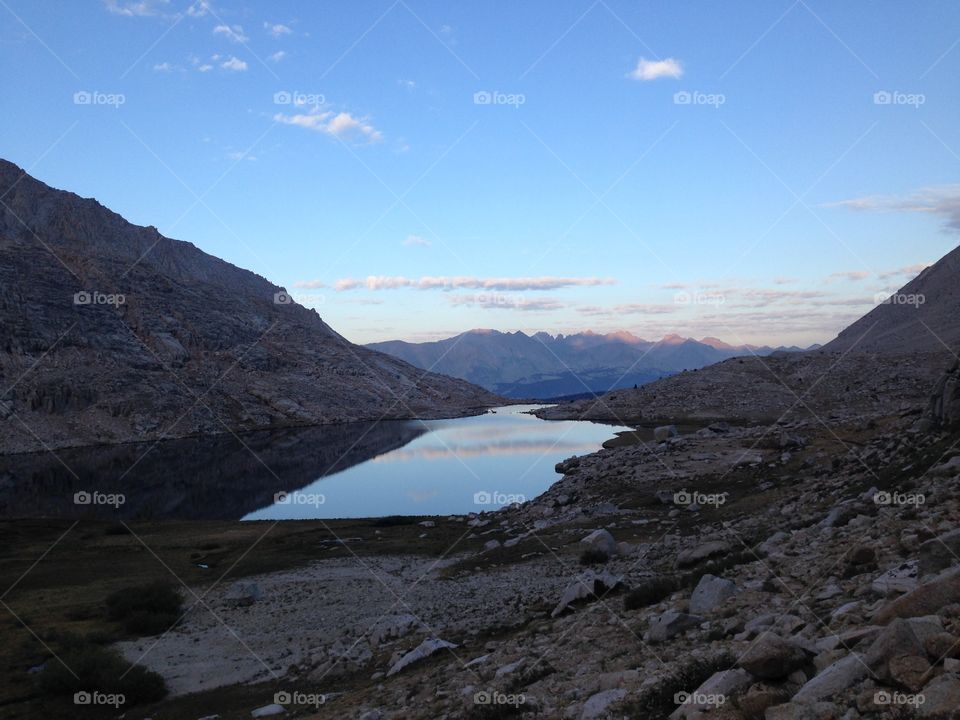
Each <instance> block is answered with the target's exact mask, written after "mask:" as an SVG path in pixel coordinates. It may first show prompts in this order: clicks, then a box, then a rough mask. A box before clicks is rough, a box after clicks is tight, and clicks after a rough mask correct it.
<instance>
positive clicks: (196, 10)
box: [187, 0, 212, 17]
mask: <svg viewBox="0 0 960 720" xmlns="http://www.w3.org/2000/svg"><path fill="white" fill-rule="evenodd" d="M211 10H212V7H211V5H210V2H209V0H197V1H196V2H195V3H193V4H192V5H190V7H188V8H187V15H189V16H190V17H205V16H206V15H207V13H209V12H210V11H211Z"/></svg>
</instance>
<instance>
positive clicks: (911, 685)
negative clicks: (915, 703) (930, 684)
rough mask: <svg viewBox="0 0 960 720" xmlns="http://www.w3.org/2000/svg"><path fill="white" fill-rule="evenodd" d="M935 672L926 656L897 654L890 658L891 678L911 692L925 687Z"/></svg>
mask: <svg viewBox="0 0 960 720" xmlns="http://www.w3.org/2000/svg"><path fill="white" fill-rule="evenodd" d="M932 674H933V669H932V668H931V667H930V663H929V662H927V659H926V658H925V657H922V656H920V655H897V656H896V657H894V658H891V660H890V680H891V681H892V682H894V683H896V684H897V685H899V686H900V687H902V688H904V689H905V690H909V691H910V692H911V693H916V692H919V691H920V690H921V688H923V686H924V685H925V684H926V683H927V681H928V680H929V679H930V677H931V676H932Z"/></svg>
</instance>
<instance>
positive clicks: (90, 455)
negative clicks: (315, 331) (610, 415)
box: [0, 406, 626, 520]
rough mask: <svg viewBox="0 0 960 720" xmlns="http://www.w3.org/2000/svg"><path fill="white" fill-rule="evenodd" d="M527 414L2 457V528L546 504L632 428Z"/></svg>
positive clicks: (518, 409) (505, 412) (503, 411)
mask: <svg viewBox="0 0 960 720" xmlns="http://www.w3.org/2000/svg"><path fill="white" fill-rule="evenodd" d="M531 407H536V406H512V407H509V408H500V409H498V410H497V411H496V412H495V413H489V414H486V415H480V416H476V417H469V418H458V419H451V420H429V421H395V420H394V421H383V422H379V423H347V424H342V425H326V426H319V427H312V428H299V429H286V430H276V431H264V432H255V433H244V434H243V435H241V436H239V437H234V436H232V435H218V436H214V437H205V438H189V439H183V440H170V441H166V442H161V443H155V444H148V443H144V444H130V445H109V446H99V447H87V448H78V449H73V450H62V451H57V454H56V456H54V455H53V454H51V453H36V454H28V455H8V456H0V517H8V518H9V517H98V518H105V519H106V518H113V519H118V520H128V519H134V518H142V519H147V518H156V519H160V518H179V519H237V518H244V519H289V518H334V517H376V516H384V515H434V514H450V513H465V512H471V511H479V510H490V509H494V508H495V507H497V506H499V505H503V504H504V503H506V502H511V501H514V500H517V499H522V498H532V497H534V496H536V495H538V494H540V493H541V492H543V491H544V490H545V489H546V488H547V487H549V486H550V484H551V483H552V482H553V481H554V480H556V479H557V477H558V476H557V475H556V473H555V472H554V469H553V467H554V465H555V464H556V463H557V462H558V461H559V460H561V459H563V458H566V457H569V456H570V455H573V454H583V453H587V452H593V451H595V450H597V449H598V448H599V447H600V445H601V443H602V442H603V441H604V440H607V439H609V438H611V437H612V436H613V434H614V433H615V432H617V431H619V430H624V429H626V428H620V427H613V426H608V425H598V424H594V423H588V422H574V421H560V422H546V421H543V420H540V419H538V418H536V417H533V416H532V415H527V414H523V411H525V410H528V409H530V408H531ZM78 500H79V503H78ZM120 500H122V502H120Z"/></svg>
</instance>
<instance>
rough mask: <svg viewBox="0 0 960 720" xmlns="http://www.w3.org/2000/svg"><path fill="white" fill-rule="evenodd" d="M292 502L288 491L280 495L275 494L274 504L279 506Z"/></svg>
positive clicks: (283, 491) (282, 491)
mask: <svg viewBox="0 0 960 720" xmlns="http://www.w3.org/2000/svg"><path fill="white" fill-rule="evenodd" d="M289 501H290V494H289V493H288V492H287V491H286V490H281V491H280V492H278V493H274V494H273V502H275V503H276V504H277V505H285V504H286V503H287V502H289Z"/></svg>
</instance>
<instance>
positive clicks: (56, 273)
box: [0, 160, 500, 478]
mask: <svg viewBox="0 0 960 720" xmlns="http://www.w3.org/2000/svg"><path fill="white" fill-rule="evenodd" d="M0 197H2V198H3V203H2V204H0V387H2V388H3V391H2V392H3V395H0V420H2V421H3V426H4V430H3V432H2V433H0V452H11V451H27V450H40V449H50V448H58V447H64V446H73V445H87V444H91V443H112V442H129V441H136V440H159V439H165V438H170V437H181V436H184V435H194V434H217V433H224V432H227V431H238V430H253V429H259V428H267V427H276V426H289V425H312V424H318V423H332V422H344V421H356V420H373V419H378V418H381V417H386V418H410V417H431V418H432V417H450V416H456V415H462V414H464V413H468V412H471V411H476V410H477V409H478V408H480V407H485V406H489V405H492V404H496V403H497V402H499V400H500V399H499V398H497V397H494V396H492V395H491V394H490V393H488V392H486V391H484V390H482V389H480V388H478V387H475V386H472V385H470V384H468V383H466V382H463V381H462V380H455V379H453V378H449V377H444V376H441V375H437V374H434V373H424V372H423V371H422V370H419V369H418V368H415V367H412V366H411V365H409V364H407V363H405V362H402V361H400V360H397V359H396V358H393V357H389V356H387V355H383V354H381V353H377V352H373V351H371V350H369V349H367V348H364V347H361V346H358V345H354V344H352V343H350V342H349V341H347V340H346V339H345V338H343V337H342V336H341V335H339V334H338V333H337V332H335V331H334V330H333V329H332V328H331V327H330V326H329V325H327V324H326V323H325V322H324V321H323V320H322V319H321V318H320V316H319V315H318V314H317V313H316V312H315V311H314V310H308V309H307V308H304V307H301V306H300V305H298V304H296V303H295V302H292V301H291V299H290V297H289V295H287V293H286V291H285V290H284V289H283V288H281V287H278V286H277V285H274V284H273V283H271V282H269V281H268V280H266V279H265V278H263V277H260V276H259V275H256V274H254V273H252V272H250V271H248V270H243V269H242V268H238V267H236V266H234V265H231V264H230V263H227V262H224V261H223V260H220V259H218V258H215V257H213V256H211V255H208V254H206V253H204V252H202V251H200V250H199V249H198V248H196V247H195V246H193V245H191V244H190V243H188V242H182V241H179V240H172V239H170V238H166V237H164V236H163V235H161V234H160V233H159V232H158V231H157V229H156V228H154V227H140V226H137V225H133V224H131V223H129V222H127V221H126V220H124V219H123V218H122V217H120V216H119V215H117V214H116V213H113V212H111V211H110V210H108V209H107V208H105V207H104V206H102V205H101V204H100V203H98V202H97V201H96V200H92V199H87V198H81V197H78V196H77V195H74V194H73V193H70V192H65V191H63V190H56V189H54V188H51V187H48V186H47V185H44V184H43V183H42V182H39V181H38V180H35V179H34V178H32V177H30V176H29V175H28V174H27V173H26V172H25V171H24V170H22V169H21V168H19V167H17V166H16V165H14V164H12V163H9V162H7V161H5V160H0ZM2 477H3V473H2V471H0V478H2Z"/></svg>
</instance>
